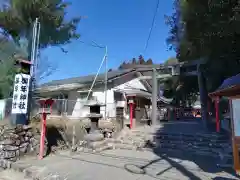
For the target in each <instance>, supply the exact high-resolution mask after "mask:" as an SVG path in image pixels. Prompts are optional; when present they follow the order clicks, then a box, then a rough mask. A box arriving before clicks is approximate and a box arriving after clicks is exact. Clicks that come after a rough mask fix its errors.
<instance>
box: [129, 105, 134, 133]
mask: <svg viewBox="0 0 240 180" xmlns="http://www.w3.org/2000/svg"><path fill="white" fill-rule="evenodd" d="M133 106H134V103H133V100H129V111H130V129H132V128H133V111H134V109H133Z"/></svg>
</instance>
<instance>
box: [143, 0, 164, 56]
mask: <svg viewBox="0 0 240 180" xmlns="http://www.w3.org/2000/svg"><path fill="white" fill-rule="evenodd" d="M159 3H160V1H159V0H157V6H156V10H155V13H154V16H153V20H152V24H151V28H150V31H149V34H148V38H147V42H146V45H145V48H144V51H143V52H144V54H145V53H146V51H147V48H148V44H149V40H150V38H151V35H152V30H153V26H154V24H155V20H156V17H157V12H158V9H159Z"/></svg>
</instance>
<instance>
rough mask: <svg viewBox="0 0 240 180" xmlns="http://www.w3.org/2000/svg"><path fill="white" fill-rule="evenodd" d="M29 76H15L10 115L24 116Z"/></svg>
mask: <svg viewBox="0 0 240 180" xmlns="http://www.w3.org/2000/svg"><path fill="white" fill-rule="evenodd" d="M29 83H30V75H28V74H16V76H15V81H14V90H13V100H12V114H26V113H27V106H28V92H29Z"/></svg>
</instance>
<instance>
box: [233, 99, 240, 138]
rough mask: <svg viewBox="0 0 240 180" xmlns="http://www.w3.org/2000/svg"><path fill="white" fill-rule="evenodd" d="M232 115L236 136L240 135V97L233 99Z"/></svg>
mask: <svg viewBox="0 0 240 180" xmlns="http://www.w3.org/2000/svg"><path fill="white" fill-rule="evenodd" d="M232 115H233V117H232V118H233V123H234V133H235V136H240V99H233V100H232Z"/></svg>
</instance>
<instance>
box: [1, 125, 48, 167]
mask: <svg viewBox="0 0 240 180" xmlns="http://www.w3.org/2000/svg"><path fill="white" fill-rule="evenodd" d="M39 145H40V133H39V132H37V131H35V132H34V130H33V128H31V127H30V126H24V125H18V126H17V127H15V128H9V127H7V126H0V166H1V167H3V168H6V167H8V166H10V164H11V162H15V161H17V160H18V159H19V158H20V157H21V156H23V155H25V154H34V155H36V154H37V153H38V152H39ZM45 145H47V142H45ZM45 147H47V146H45ZM45 150H46V148H45ZM45 152H46V151H45Z"/></svg>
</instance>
